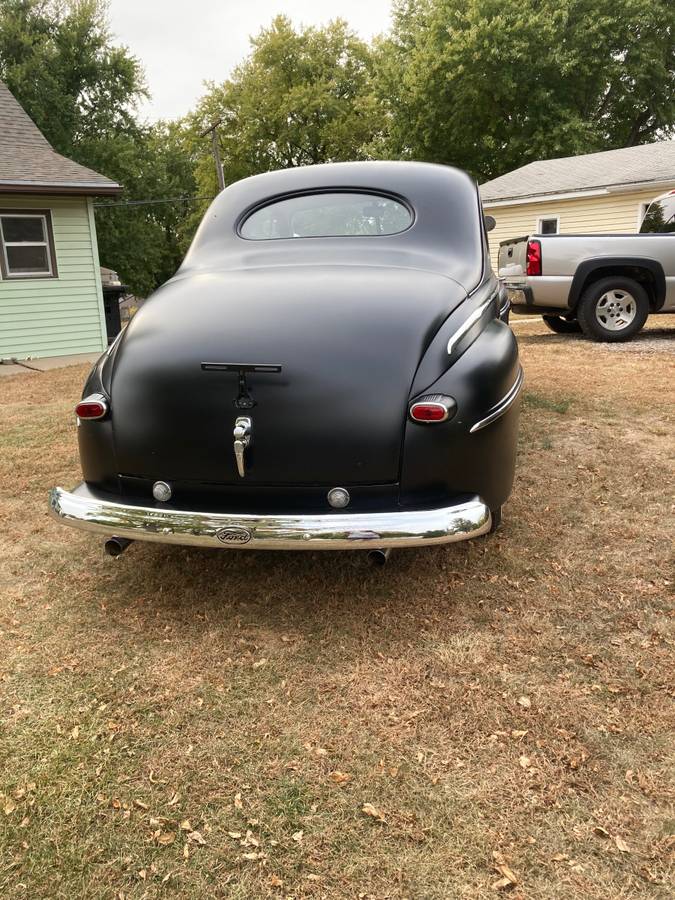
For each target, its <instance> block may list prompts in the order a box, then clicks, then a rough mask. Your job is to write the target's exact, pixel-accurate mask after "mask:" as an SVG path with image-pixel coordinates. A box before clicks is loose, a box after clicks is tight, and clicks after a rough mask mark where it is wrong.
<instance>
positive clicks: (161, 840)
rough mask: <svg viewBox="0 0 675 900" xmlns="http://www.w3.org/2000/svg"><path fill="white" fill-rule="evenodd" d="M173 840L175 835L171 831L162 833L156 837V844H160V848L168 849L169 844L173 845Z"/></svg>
mask: <svg viewBox="0 0 675 900" xmlns="http://www.w3.org/2000/svg"><path fill="white" fill-rule="evenodd" d="M175 840H176V835H175V834H174V833H173V831H163V832H162V833H161V834H159V835H158V836H157V843H158V844H161V845H162V847H168V846H169V844H173V842H174V841H175Z"/></svg>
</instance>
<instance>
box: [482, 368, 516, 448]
mask: <svg viewBox="0 0 675 900" xmlns="http://www.w3.org/2000/svg"><path fill="white" fill-rule="evenodd" d="M524 377H525V376H524V374H523V369H522V366H521V368H520V370H519V372H518V377H517V378H516V381H515V384H514V385H513V387H512V388H511V389H510V390H509V392H508V394H506V396H505V397H502V399H501V400H500V401H499V403H497V404H496V405H495V406H494V407H493V408H492V410H491V411H490V412H489V413H488V414H487V416H485V418H484V419H481V420H480V421H479V422H476V424H475V425H472V426H471V428H470V429H469V434H473V433H474V432H476V431H480V430H481V428H485V427H486V426H487V425H490V424H492V422H494V421H495V420H496V419H498V418H499V417H500V416H503V415H504V413H505V412H506V410H507V409H508V408H509V406H511V404H512V403H513V401H514V400H515V399H516V397H517V396H518V394H519V393H520V389H521V388H522V386H523V379H524Z"/></svg>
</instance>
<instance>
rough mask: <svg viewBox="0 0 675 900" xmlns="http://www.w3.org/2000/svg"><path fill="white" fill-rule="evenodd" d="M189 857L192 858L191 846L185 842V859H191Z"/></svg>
mask: <svg viewBox="0 0 675 900" xmlns="http://www.w3.org/2000/svg"><path fill="white" fill-rule="evenodd" d="M189 858H190V848H189V847H188V845H187V844H184V845H183V859H189Z"/></svg>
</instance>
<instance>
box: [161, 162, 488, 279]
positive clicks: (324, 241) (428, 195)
mask: <svg viewBox="0 0 675 900" xmlns="http://www.w3.org/2000/svg"><path fill="white" fill-rule="evenodd" d="M331 190H341V191H344V190H352V191H356V192H358V191H369V192H375V193H379V192H381V193H383V194H385V195H393V196H395V197H400V198H402V199H404V200H405V201H406V202H407V203H408V204H409V206H410V207H411V209H412V210H413V213H414V220H413V224H412V226H411V227H410V228H408V229H407V230H406V231H403V232H400V233H397V234H392V235H364V236H356V235H355V236H342V237H319V238H280V239H273V240H267V241H253V240H247V239H245V238H242V237H241V236H240V234H239V231H238V229H239V227H240V225H241V223H242V221H243V220H244V219H245V218H246V216H247V215H248V214H249V213H250V212H251V211H252V210H254V209H256V208H257V207H260V206H261V205H265V204H266V203H267V202H274V201H275V200H278V199H281V198H283V197H285V196H293V195H297V194H302V193H306V192H317V191H326V192H330V191H331ZM305 264H312V265H321V264H325V265H331V266H333V265H379V266H387V267H394V266H399V267H401V266H402V267H408V268H423V269H427V270H430V271H435V272H438V273H439V274H444V275H446V276H447V277H450V278H452V279H453V280H456V281H458V282H459V283H460V284H462V285H463V286H464V287H466V288H467V290H470V289H472V288H473V287H475V286H476V285H477V284H478V283H479V282H480V280H481V278H482V274H483V271H484V266H485V246H484V239H483V228H482V223H481V210H480V201H479V197H478V189H477V185H476V183H475V181H474V180H473V179H472V178H471V177H470V176H469V175H467V173H466V172H463V171H461V170H460V169H454V168H451V167H450V166H441V165H435V164H432V163H419V162H398V161H363V162H347V163H329V164H322V165H316V166H302V167H297V168H291V169H284V170H280V171H275V172H267V173H264V174H261V175H254V176H252V177H250V178H245V179H243V180H241V181H238V182H235V183H234V184H232V185H230V186H229V187H227V188H226V189H225V190H224V191H222V192H221V193H220V194H219V195H218V196H217V197H216V199H215V200H214V201H213V203H212V204H211V206H210V207H209V209H208V211H207V213H206V215H205V216H204V219H203V221H202V223H201V225H200V227H199V229H198V231H197V234H196V235H195V238H194V241H193V244H192V247H191V248H190V251H189V253H188V255H187V257H186V259H185V262H184V263H183V266H182V267H181V269H180V270H179V273H178V274H179V275H180V274H182V273H186V272H188V271H193V270H195V269H201V270H204V269H206V270H208V269H209V268H213V269H219V270H222V269H227V268H237V269H240V268H242V267H243V268H246V267H256V266H269V265H285V266H288V265H305Z"/></svg>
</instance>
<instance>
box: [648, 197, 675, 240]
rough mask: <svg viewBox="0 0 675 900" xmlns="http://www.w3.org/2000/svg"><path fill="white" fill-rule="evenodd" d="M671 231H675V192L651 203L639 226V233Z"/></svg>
mask: <svg viewBox="0 0 675 900" xmlns="http://www.w3.org/2000/svg"><path fill="white" fill-rule="evenodd" d="M671 231H675V194H668V195H667V196H666V197H660V198H659V199H658V200H655V201H654V202H653V203H651V204H650V205H649V208H648V209H647V212H646V213H645V217H644V219H643V220H642V225H641V226H640V234H653V233H659V232H661V233H668V232H671Z"/></svg>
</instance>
